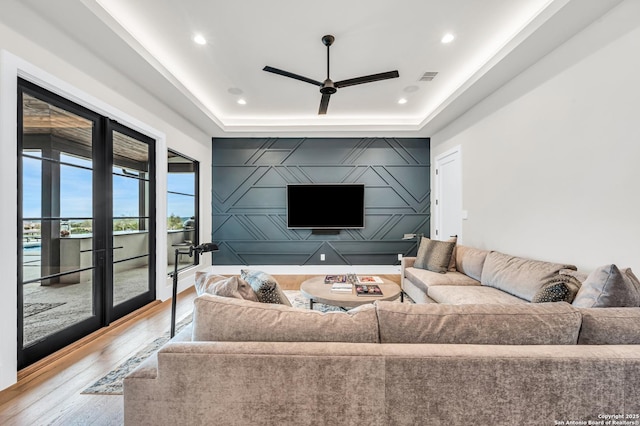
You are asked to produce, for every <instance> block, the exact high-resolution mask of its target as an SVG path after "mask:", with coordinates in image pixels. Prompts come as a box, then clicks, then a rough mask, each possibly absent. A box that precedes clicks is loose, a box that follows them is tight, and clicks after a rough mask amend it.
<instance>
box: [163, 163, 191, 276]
mask: <svg viewBox="0 0 640 426" xmlns="http://www.w3.org/2000/svg"><path fill="white" fill-rule="evenodd" d="M167 166H168V167H167V251H168V252H167V273H173V270H174V262H175V250H176V249H185V248H187V247H189V246H190V245H195V246H197V245H198V223H199V220H198V162H197V161H195V160H192V159H190V158H187V157H185V156H184V155H181V154H178V153H176V152H173V151H169V152H168V157H167ZM198 260H199V256H192V257H189V255H178V270H181V269H184V268H187V267H189V266H193V265H197V264H198Z"/></svg>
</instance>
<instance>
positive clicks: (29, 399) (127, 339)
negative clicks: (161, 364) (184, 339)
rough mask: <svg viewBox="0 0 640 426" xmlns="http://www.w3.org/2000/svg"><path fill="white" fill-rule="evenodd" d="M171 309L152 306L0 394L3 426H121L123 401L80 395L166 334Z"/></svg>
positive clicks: (183, 298)
mask: <svg viewBox="0 0 640 426" xmlns="http://www.w3.org/2000/svg"><path fill="white" fill-rule="evenodd" d="M194 298H195V291H194V290H193V288H191V289H189V290H186V291H184V292H182V293H181V294H179V295H178V303H177V309H176V317H177V318H178V320H180V319H181V318H183V317H185V316H187V315H189V314H190V312H191V310H192V304H193V299H194ZM170 322H171V303H170V301H166V302H163V303H160V304H157V303H154V304H152V306H151V307H147V308H143V309H142V310H140V311H138V312H136V315H134V316H132V317H129V319H128V320H127V321H125V322H121V323H116V324H115V325H114V326H112V327H111V328H109V329H108V330H107V331H106V332H105V331H102V332H100V331H99V332H98V333H101V335H99V336H98V337H97V338H95V339H90V341H89V342H88V343H86V344H84V345H83V346H80V347H77V348H76V349H75V350H73V351H72V352H70V353H67V354H65V355H62V356H58V355H57V354H54V355H53V356H52V357H50V358H49V359H48V360H43V362H41V364H42V366H41V367H40V368H37V369H35V370H34V371H33V372H32V373H31V374H28V375H25V374H23V372H21V373H20V374H19V376H20V380H19V381H18V383H17V384H15V385H13V386H12V387H10V388H9V389H6V390H4V391H2V392H0V424H1V425H21V426H22V425H24V426H26V425H29V426H31V425H121V424H123V398H122V395H82V394H81V393H80V392H82V391H83V390H84V389H85V388H87V387H88V386H89V385H91V384H93V383H94V382H95V381H96V380H98V379H99V378H101V377H102V376H104V375H105V374H107V373H108V372H109V371H111V370H112V369H114V368H115V367H117V366H118V365H120V364H121V363H122V362H124V361H126V360H127V359H128V358H129V357H130V356H131V355H133V354H135V353H136V352H137V351H138V350H140V349H141V348H142V347H144V346H145V345H146V344H148V343H150V342H151V341H153V340H154V339H155V338H156V337H158V336H160V335H162V333H164V332H165V331H168V330H169V328H170Z"/></svg>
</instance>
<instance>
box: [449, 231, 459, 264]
mask: <svg viewBox="0 0 640 426" xmlns="http://www.w3.org/2000/svg"><path fill="white" fill-rule="evenodd" d="M447 242H448V243H453V251H452V252H451V260H449V268H448V269H447V270H448V271H449V272H455V271H456V270H457V269H456V249H457V248H458V246H456V244H457V243H458V236H457V235H453V236H452V237H451V238H449V239H448V240H447Z"/></svg>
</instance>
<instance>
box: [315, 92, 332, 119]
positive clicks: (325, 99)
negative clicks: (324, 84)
mask: <svg viewBox="0 0 640 426" xmlns="http://www.w3.org/2000/svg"><path fill="white" fill-rule="evenodd" d="M330 97H331V95H330V94H326V93H323V94H322V99H320V109H319V110H318V115H323V114H326V113H327V108H328V107H329V98H330Z"/></svg>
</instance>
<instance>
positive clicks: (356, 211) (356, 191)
mask: <svg viewBox="0 0 640 426" xmlns="http://www.w3.org/2000/svg"><path fill="white" fill-rule="evenodd" d="M287 227H289V228H303V229H347V228H364V184H360V183H345V184H290V185H287Z"/></svg>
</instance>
